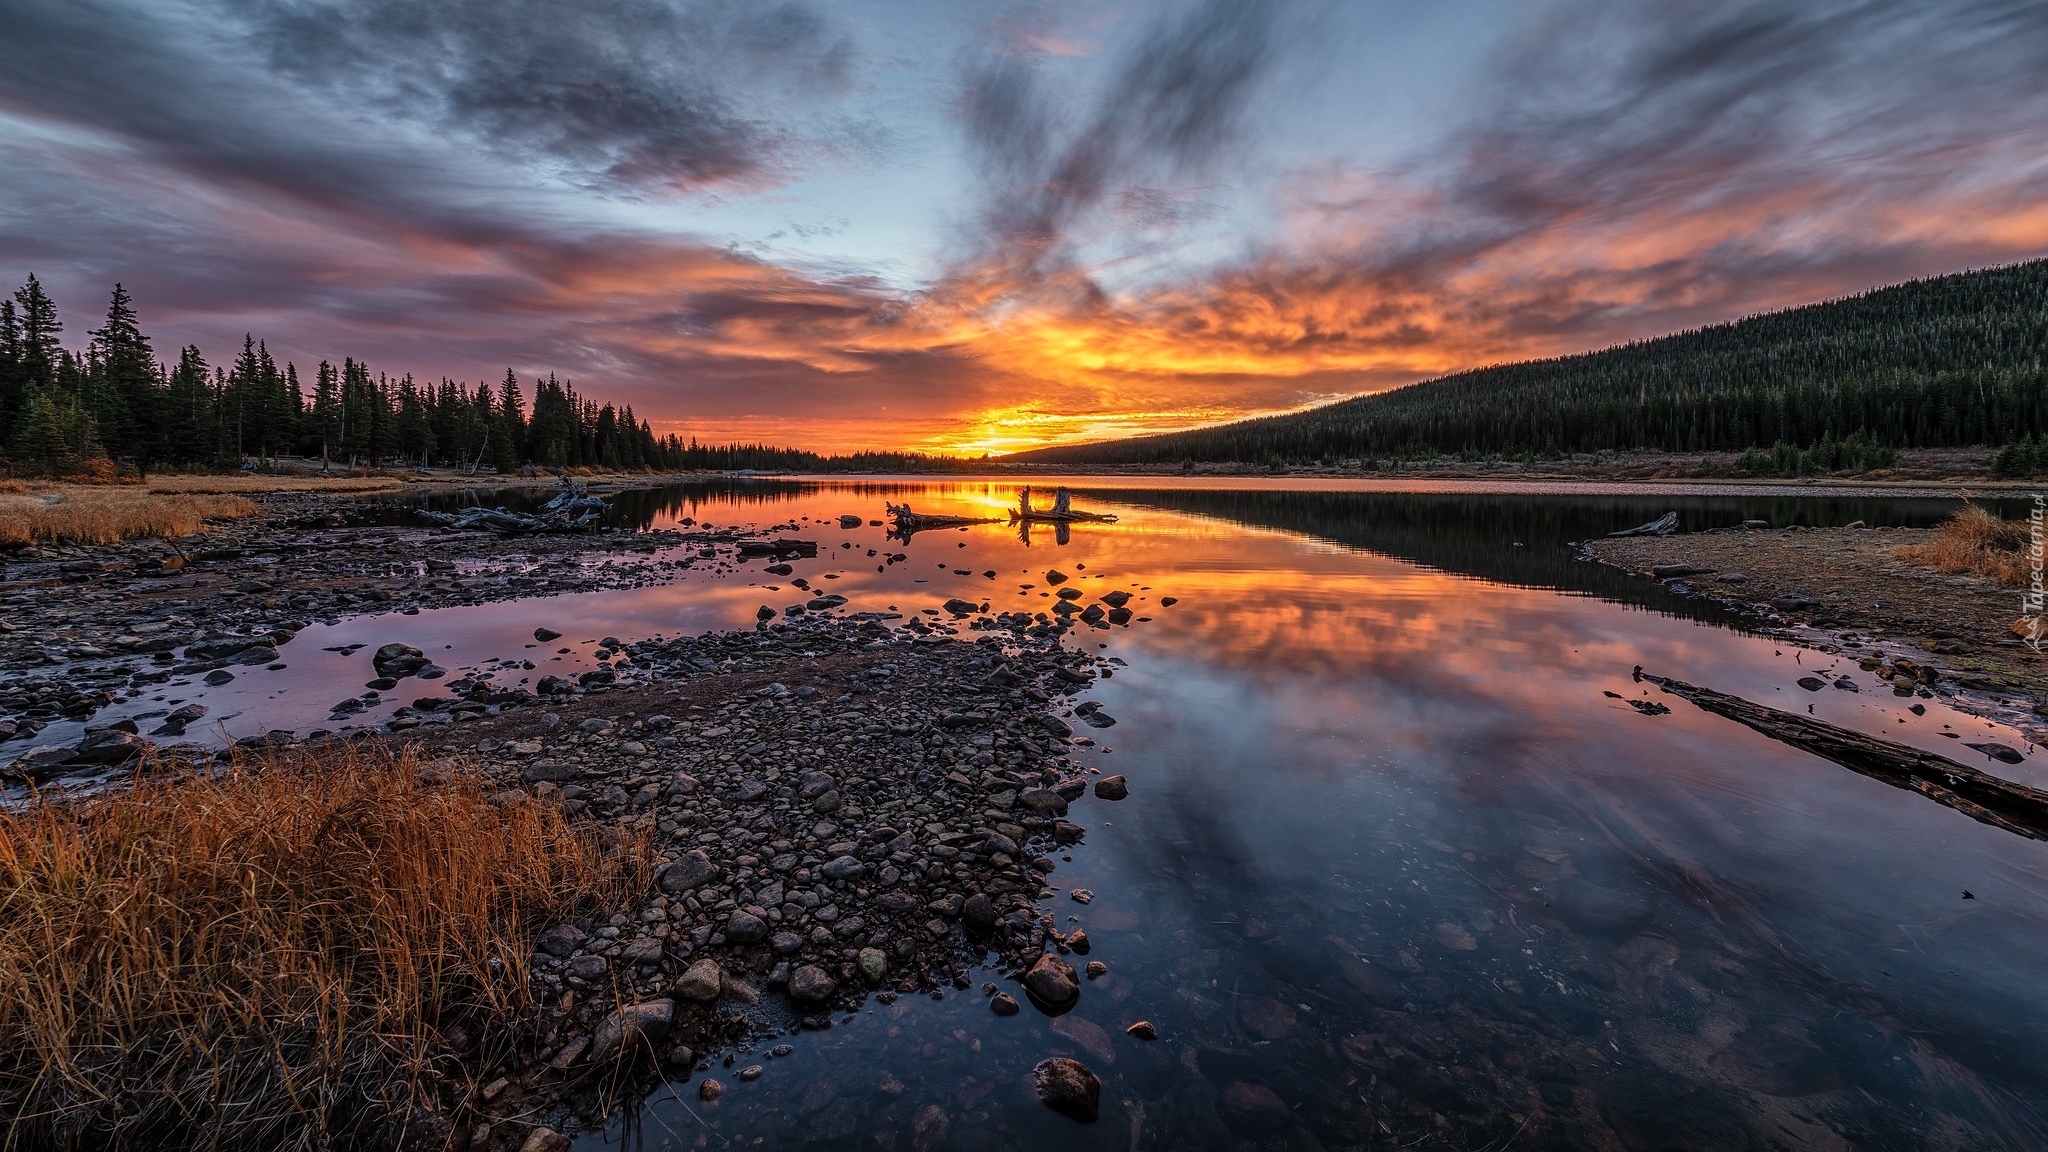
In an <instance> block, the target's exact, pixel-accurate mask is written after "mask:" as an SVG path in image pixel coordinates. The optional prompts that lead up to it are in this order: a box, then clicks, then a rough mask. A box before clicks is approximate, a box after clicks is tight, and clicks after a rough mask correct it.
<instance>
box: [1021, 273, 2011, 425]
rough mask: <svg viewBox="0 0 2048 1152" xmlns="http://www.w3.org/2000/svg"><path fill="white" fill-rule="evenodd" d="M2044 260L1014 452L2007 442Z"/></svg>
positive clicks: (1943, 277) (1918, 281) (1917, 281)
mask: <svg viewBox="0 0 2048 1152" xmlns="http://www.w3.org/2000/svg"><path fill="white" fill-rule="evenodd" d="M2044 351H2048V260H2038V261H2034V262H2031V263H2027V264H2017V265H2011V266H2008V267H2003V268H1992V269H1986V270H1984V271H1980V272H1965V273H1959V274H1957V275H1953V276H1941V277H1936V278H1933V279H1928V280H1916V281H1912V282H1910V283H1906V284H1900V285H1897V286H1895V287H1890V288H1881V289H1878V290H1876V291H1872V292H1868V293H1865V294H1863V295H1860V296H1851V297H1848V298H1846V299H1842V300H1832V301H1828V302H1826V303H1822V304H1811V305H1806V306H1804V307H1799V308H1792V309H1788V310H1786V311H1783V312H1773V313H1768V314H1765V315H1761V316H1753V317H1750V318H1749V319H1746V320H1739V321H1736V322H1734V323H1730V324H1720V325H1715V326H1713V327H1710V328H1701V329H1697V330H1694V331H1689V332H1681V333H1678V334H1676V335H1672V336H1665V337H1661V338H1658V339H1654V340H1645V341H1641V342H1637V343H1633V344H1624V345H1622V346H1620V347H1617V348H1609V349H1606V350H1604V351H1600V352H1589V353H1585V354H1582V355H1577V356H1565V357H1560V358H1558V359H1554V360H1534V361H1527V362H1524V363H1518V364H1505V365H1501V366H1498V367H1493V368H1481V369H1477V370H1475V371H1471V372H1461V373H1458V374H1456V375H1453V376H1445V377H1442V378H1440V379H1436V380H1430V381H1425V382H1423V383H1420V384H1412V385H1409V386H1408V387H1405V388H1397V389H1395V390H1393V391H1390V392H1384V393H1380V394H1378V395H1373V396H1364V397H1360V398H1358V399H1355V400H1346V401H1343V402H1341V403H1337V404H1332V405H1329V406H1327V407H1324V408H1317V409H1313V410H1310V411H1307V412H1300V413H1295V414H1293V415H1288V416H1274V417H1267V418H1265V419H1260V420H1247V421H1243V422H1240V423H1236V424H1226V425H1221V426H1218V427H1214V428H1205V429H1199V430H1196V431H1190V432H1176V433H1170V434H1166V435H1160V436H1146V437H1140V438H1136V439H1130V440H1113V441H1107V442H1104V443H1099V444H1081V445H1072V446H1063V447H1059V448H1046V449H1039V450H1036V451H1032V452H1025V453H1019V454H1018V455H1017V456H1015V457H1012V459H1015V460H1019V461H1027V462H1043V463H1061V464H1082V463H1086V464H1142V463H1171V462H1176V461H1182V460H1198V461H1241V462H1254V463H1258V462H1267V461H1273V460H1284V461H1287V462H1290V463H1296V462H1307V461H1315V460H1341V459H1347V458H1358V457H1390V456H1391V457H1408V458H1413V457H1420V456H1436V455H1442V454H1459V453H1462V454H1468V455H1471V454H1478V455H1487V454H1494V453H1498V454H1502V455H1514V456H1518V455H1523V454H1525V453H1533V454H1537V455H1547V454H1553V453H1559V452H1593V451H1601V450H1630V449H1659V450H1664V451H1671V452H1704V451H1739V450H1742V449H1745V448H1749V447H1752V446H1756V447H1763V448H1769V447H1771V446H1772V445H1774V444H1777V443H1779V442H1784V443H1788V444H1791V445H1794V446H1797V447H1802V448H1803V447H1810V446H1812V445H1816V444H1821V443H1823V442H1828V443H1837V442H1840V441H1844V440H1848V439H1850V438H1851V437H1855V439H1856V442H1857V443H1858V444H1864V443H1872V442H1874V443H1877V444H1883V445H1888V446H1891V447H1898V448H1909V447H1910V448H1922V447H1955V446H1963V445H1972V444H2003V443H2007V442H2010V441H2013V440H2017V439H2019V438H2020V437H2021V436H2022V435H2028V434H2041V433H2044V432H2048V397H2044V389H2043V383H2044V375H2043V369H2042V356H2043V352H2044Z"/></svg>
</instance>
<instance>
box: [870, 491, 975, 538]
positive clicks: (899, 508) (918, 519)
mask: <svg viewBox="0 0 2048 1152" xmlns="http://www.w3.org/2000/svg"><path fill="white" fill-rule="evenodd" d="M882 507H883V508H886V509H888V511H889V518H890V519H891V520H893V521H894V522H895V523H894V525H893V526H892V527H891V528H890V529H889V535H890V536H893V537H895V538H897V539H899V540H908V539H910V537H911V534H912V533H915V532H927V531H930V530H932V529H935V528H964V527H966V526H967V525H969V524H995V523H997V522H998V521H997V520H996V518H995V517H993V516H944V515H935V514H931V513H925V512H913V511H911V510H910V505H908V504H891V503H889V502H888V501H886V500H885V501H883V502H882Z"/></svg>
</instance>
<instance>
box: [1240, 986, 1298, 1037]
mask: <svg viewBox="0 0 2048 1152" xmlns="http://www.w3.org/2000/svg"><path fill="white" fill-rule="evenodd" d="M1237 1018H1238V1020H1239V1022H1241V1023H1242V1024H1243V1025H1244V1030H1245V1031H1247V1032H1249V1033H1251V1034H1252V1035H1254V1036H1257V1037H1258V1038H1259V1039H1261V1040H1283V1039H1286V1038H1287V1036H1288V1035H1289V1034H1291V1033H1292V1032H1293V1031H1294V1025H1295V1015H1294V1009H1292V1008H1290V1007H1288V1006H1287V1005H1286V1004H1284V1003H1282V1002H1281V1001H1279V1000H1275V999H1273V998H1272V997H1271V996H1247V997H1245V998H1244V999H1242V1000H1240V1001H1238V1005H1237Z"/></svg>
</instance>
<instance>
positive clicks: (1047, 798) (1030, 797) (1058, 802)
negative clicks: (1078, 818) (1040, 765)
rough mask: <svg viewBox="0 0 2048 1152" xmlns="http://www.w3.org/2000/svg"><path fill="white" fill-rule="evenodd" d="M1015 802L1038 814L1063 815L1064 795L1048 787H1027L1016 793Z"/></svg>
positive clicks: (1065, 801) (1065, 809) (1065, 805)
mask: <svg viewBox="0 0 2048 1152" xmlns="http://www.w3.org/2000/svg"><path fill="white" fill-rule="evenodd" d="M1017 803H1019V804H1022V805H1023V806H1024V807H1026V808H1029V809H1031V810H1032V811H1033V812H1036V813H1038V814H1039V815H1040V816H1065V815H1066V814H1067V800H1066V797H1064V796H1061V795H1060V794H1059V793H1057V792H1055V791H1053V790H1052V789H1050V788H1027V789H1025V790H1024V791H1022V792H1019V793H1017Z"/></svg>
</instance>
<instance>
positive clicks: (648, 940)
mask: <svg viewBox="0 0 2048 1152" xmlns="http://www.w3.org/2000/svg"><path fill="white" fill-rule="evenodd" d="M661 957H662V947H661V941H660V940H657V939H655V938H654V937H652V936H643V937H641V938H640V939H638V940H635V941H633V942H632V943H631V944H628V945H626V946H625V947H624V948H621V949H619V961H620V963H623V964H659V963H661Z"/></svg>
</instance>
